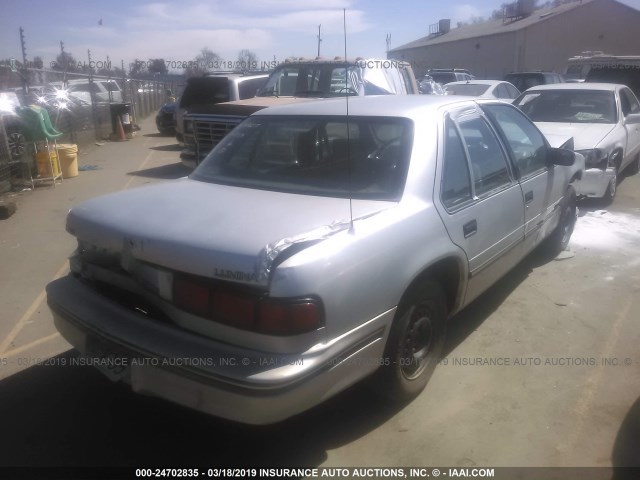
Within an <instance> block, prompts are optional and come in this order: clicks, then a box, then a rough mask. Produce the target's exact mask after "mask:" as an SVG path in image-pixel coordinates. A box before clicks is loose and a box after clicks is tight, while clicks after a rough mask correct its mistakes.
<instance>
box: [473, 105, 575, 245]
mask: <svg viewBox="0 0 640 480" xmlns="http://www.w3.org/2000/svg"><path fill="white" fill-rule="evenodd" d="M482 108H483V109H484V111H485V112H486V113H487V116H488V117H489V118H490V119H491V121H492V122H493V124H494V126H495V127H496V129H497V130H498V132H499V133H500V136H501V137H502V139H503V141H504V143H505V145H506V146H507V150H508V152H509V156H510V158H511V161H512V162H513V165H514V166H515V169H516V172H517V175H518V178H519V181H520V185H521V186H522V194H523V200H524V206H525V211H524V216H525V227H524V237H525V250H526V251H529V250H531V249H532V248H534V247H535V246H536V245H538V244H539V243H540V242H541V241H542V240H543V239H544V238H545V237H546V236H547V235H548V234H549V233H550V231H551V229H553V227H555V225H556V223H557V220H558V218H559V217H558V215H559V208H558V207H559V204H560V200H561V199H562V198H563V196H564V190H563V189H564V186H565V185H567V184H568V180H569V179H568V178H566V177H567V175H568V171H567V170H566V169H562V168H556V166H554V165H549V162H548V161H547V151H548V144H547V142H546V140H545V138H544V136H543V135H542V133H540V131H539V130H538V129H537V128H536V126H535V125H534V124H533V123H532V122H531V120H529V119H528V118H527V117H526V116H525V115H524V114H523V113H522V112H520V111H519V110H518V109H517V108H515V107H512V106H511V105H506V104H505V105H497V104H494V105H490V104H486V105H483V107H482Z"/></svg>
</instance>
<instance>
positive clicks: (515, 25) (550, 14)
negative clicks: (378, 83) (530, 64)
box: [389, 0, 622, 53]
mask: <svg viewBox="0 0 640 480" xmlns="http://www.w3.org/2000/svg"><path fill="white" fill-rule="evenodd" d="M594 1H599V0H581V1H576V2H572V3H566V4H563V5H560V6H558V7H549V8H543V9H540V10H535V11H534V12H533V13H532V14H531V15H530V16H528V17H525V18H521V19H519V20H514V21H508V22H506V23H503V20H502V19H498V20H489V21H486V22H482V23H476V24H472V25H464V26H462V27H458V28H452V29H451V30H450V31H449V32H447V33H444V34H432V35H428V36H426V37H422V38H420V39H418V40H415V41H413V42H409V43H406V44H404V45H401V46H399V47H396V48H394V49H392V50H390V51H389V53H393V52H399V51H401V50H407V49H410V48H419V47H426V46H429V45H437V44H441V43H449V42H455V41H458V40H466V39H470V38H477V37H485V36H488V35H497V34H500V33H509V32H515V31H518V30H522V29H525V28H527V27H530V26H531V25H534V24H536V23H540V22H544V21H546V20H547V19H549V18H554V17H556V16H558V15H562V14H564V13H567V12H570V11H571V10H575V9H576V8H580V7H583V6H585V5H588V4H590V3H592V2H594ZM615 3H618V2H615ZM620 5H622V4H620Z"/></svg>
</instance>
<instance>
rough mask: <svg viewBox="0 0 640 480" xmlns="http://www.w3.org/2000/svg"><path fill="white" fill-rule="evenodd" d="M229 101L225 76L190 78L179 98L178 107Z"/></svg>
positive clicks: (227, 83) (227, 82) (227, 81)
mask: <svg viewBox="0 0 640 480" xmlns="http://www.w3.org/2000/svg"><path fill="white" fill-rule="evenodd" d="M228 101H229V80H228V79H227V77H202V78H190V79H189V82H188V83H187V86H186V87H185V89H184V92H183V94H182V97H181V99H180V108H189V107H190V106H192V105H210V104H211V105H214V104H216V103H221V102H228Z"/></svg>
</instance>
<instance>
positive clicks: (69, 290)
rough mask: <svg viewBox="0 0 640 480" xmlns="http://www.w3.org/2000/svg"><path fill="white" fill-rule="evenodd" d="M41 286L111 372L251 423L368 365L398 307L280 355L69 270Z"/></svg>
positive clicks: (356, 376)
mask: <svg viewBox="0 0 640 480" xmlns="http://www.w3.org/2000/svg"><path fill="white" fill-rule="evenodd" d="M47 296H48V303H49V307H50V308H51V311H52V312H53V316H54V323H55V326H56V328H57V329H58V330H59V331H60V333H61V334H62V335H63V337H64V338H65V339H66V340H67V341H69V343H71V344H72V345H73V346H74V347H76V349H77V350H79V351H80V353H81V354H82V355H83V357H84V358H85V359H91V360H94V362H92V363H91V364H93V365H94V366H96V367H98V368H99V369H100V370H101V371H102V372H103V373H105V374H106V375H107V376H108V377H109V378H111V379H112V380H122V381H124V382H126V383H128V384H130V385H131V388H132V389H133V390H134V391H135V392H138V393H142V394H147V395H153V396H158V397H161V398H164V399H166V400H169V401H172V402H175V403H178V404H180V405H184V406H187V407H190V408H193V409H195V410H198V411H201V412H204V413H208V414H212V415H216V416H219V417H223V418H227V419H230V420H234V421H238V422H243V423H249V424H269V423H275V422H278V421H280V420H283V419H285V418H287V417H290V416H293V415H295V414H297V413H300V412H302V411H304V410H307V409H309V408H311V407H313V406H315V405H317V404H319V403H321V402H323V401H324V400H326V399H327V398H329V397H331V396H333V395H335V394H336V393H338V392H339V391H341V390H343V389H345V388H346V387H348V386H349V385H351V384H353V383H355V382H357V381H358V380H360V379H362V378H364V377H365V376H367V375H369V374H371V373H373V372H374V371H375V370H376V369H377V367H378V365H379V364H376V360H377V359H380V358H382V355H383V352H384V343H385V340H386V334H387V331H388V328H387V327H388V325H390V323H391V321H392V319H393V315H394V313H395V308H394V309H391V310H389V311H387V312H385V313H383V314H382V315H379V316H378V317H375V318H373V319H371V320H370V321H368V322H366V323H365V324H364V325H362V326H360V327H359V328H357V329H354V330H353V331H350V332H347V333H345V334H343V335H341V336H340V337H339V338H336V339H333V340H331V341H329V342H326V343H324V344H323V345H321V346H316V347H314V348H312V349H310V350H309V351H308V352H304V353H301V354H299V355H282V354H268V353H263V352H257V351H253V350H247V349H242V348H240V347H234V346H231V345H228V344H225V343H222V342H219V341H215V340H213V339H210V338H206V337H203V336H201V335H197V334H194V333H192V332H189V331H186V330H184V329H181V328H179V327H177V326H175V325H173V324H170V323H166V322H165V323H163V322H160V321H156V320H154V319H151V318H149V317H146V316H143V315H140V314H137V313H135V312H133V311H130V310H127V309H125V308H123V307H122V306H120V305H118V304H115V303H113V302H111V301H109V300H108V299H107V298H105V297H103V296H101V295H99V294H98V293H96V292H95V291H94V290H92V289H91V288H89V287H88V286H86V285H85V284H83V283H82V282H80V281H79V280H77V279H75V278H74V277H72V276H68V277H65V278H62V279H59V280H56V281H54V282H52V283H50V284H49V285H48V286H47ZM114 359H119V361H118V362H113V360H114ZM110 360H111V364H114V365H115V368H110V366H109V365H110Z"/></svg>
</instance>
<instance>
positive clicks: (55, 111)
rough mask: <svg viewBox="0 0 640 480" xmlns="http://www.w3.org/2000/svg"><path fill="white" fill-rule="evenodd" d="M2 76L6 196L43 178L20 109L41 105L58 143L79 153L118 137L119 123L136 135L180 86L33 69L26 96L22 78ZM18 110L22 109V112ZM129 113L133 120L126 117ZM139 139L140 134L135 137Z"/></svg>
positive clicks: (1, 177)
mask: <svg viewBox="0 0 640 480" xmlns="http://www.w3.org/2000/svg"><path fill="white" fill-rule="evenodd" d="M3 73H4V74H3V75H1V76H0V92H2V93H0V193H3V192H6V191H9V190H10V189H11V188H12V187H13V186H14V185H16V184H17V185H21V184H24V183H25V180H28V178H29V174H30V173H31V174H32V175H34V176H35V175H36V174H37V169H36V164H35V160H34V158H33V147H32V143H33V142H32V141H31V138H30V137H31V135H30V133H29V129H28V125H27V124H26V123H25V122H24V121H23V119H22V118H21V116H20V114H19V113H20V112H19V109H20V108H21V107H26V106H29V105H37V106H40V107H43V108H44V109H46V111H47V112H48V114H49V117H50V119H51V124H52V126H53V127H54V128H55V129H56V130H57V131H59V132H62V133H63V135H62V136H61V137H59V138H58V139H57V141H58V143H71V144H76V145H78V148H79V149H82V148H83V147H86V146H87V145H90V144H93V143H95V142H96V141H104V140H108V139H110V138H113V135H114V134H116V135H117V133H118V125H117V123H118V121H117V118H120V123H121V124H122V123H126V121H127V120H128V121H129V122H130V124H129V123H126V124H125V125H123V127H124V131H126V132H135V131H136V130H138V127H137V124H138V122H139V121H141V120H142V119H143V118H145V117H147V116H148V115H150V114H152V113H155V112H156V111H157V110H158V109H159V108H160V107H161V106H162V104H164V103H166V102H168V101H173V95H174V94H175V91H176V88H177V83H176V82H175V81H166V80H162V79H159V78H151V79H148V78H147V79H132V78H126V77H125V78H122V77H121V78H118V77H110V76H97V75H87V74H77V73H65V72H60V71H56V70H46V69H29V72H28V78H29V79H30V82H29V83H30V84H29V85H28V87H27V89H26V91H25V89H24V88H22V87H17V86H16V85H20V84H21V83H22V80H21V77H20V75H19V74H18V73H14V74H13V75H14V77H13V78H12V77H11V74H9V75H8V74H7V72H6V71H5V72H3ZM16 107H17V109H16ZM124 113H127V114H128V115H127V116H126V117H125V116H122V114H124ZM134 134H135V133H134Z"/></svg>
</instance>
